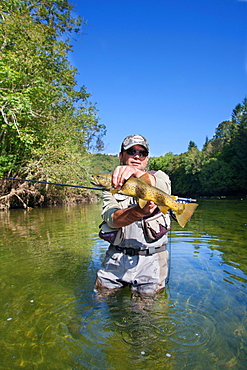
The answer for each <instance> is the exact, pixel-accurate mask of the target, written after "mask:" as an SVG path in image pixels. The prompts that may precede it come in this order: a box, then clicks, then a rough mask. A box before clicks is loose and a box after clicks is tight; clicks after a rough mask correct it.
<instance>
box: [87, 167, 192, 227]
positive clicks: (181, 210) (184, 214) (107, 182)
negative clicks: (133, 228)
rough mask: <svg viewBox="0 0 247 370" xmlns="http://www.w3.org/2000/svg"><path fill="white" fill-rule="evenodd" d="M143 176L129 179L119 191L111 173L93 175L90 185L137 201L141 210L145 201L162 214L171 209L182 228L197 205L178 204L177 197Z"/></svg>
mask: <svg viewBox="0 0 247 370" xmlns="http://www.w3.org/2000/svg"><path fill="white" fill-rule="evenodd" d="M145 178H146V176H145V174H144V175H143V176H141V177H139V178H136V177H132V176H131V177H130V178H129V179H128V180H127V181H125V183H124V184H123V186H122V187H121V189H120V190H117V189H115V188H114V187H113V185H112V173H102V174H96V175H93V181H91V182H92V184H94V185H97V186H100V187H102V190H108V191H110V192H111V193H112V194H116V193H119V194H124V195H128V196H132V197H135V198H137V199H138V204H139V206H140V207H141V208H143V207H144V206H145V204H146V203H147V201H153V202H154V203H155V204H156V205H157V206H158V207H159V209H160V211H161V212H163V213H164V214H166V213H167V211H168V209H172V210H173V212H174V213H175V215H176V219H177V221H178V223H179V225H180V226H181V227H184V226H185V225H186V223H187V222H188V221H189V220H190V218H191V216H192V215H193V213H194V211H195V209H196V207H197V206H198V204H197V203H179V202H176V199H177V197H176V196H173V195H169V194H167V193H165V192H164V191H163V190H161V189H158V188H156V187H155V186H152V185H150V184H149V183H148V182H147V181H145Z"/></svg>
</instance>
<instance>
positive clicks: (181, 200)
mask: <svg viewBox="0 0 247 370" xmlns="http://www.w3.org/2000/svg"><path fill="white" fill-rule="evenodd" d="M0 179H4V180H14V181H27V182H32V183H35V184H45V185H58V186H68V187H71V188H81V189H91V190H101V191H102V190H104V188H95V187H92V186H84V185H72V184H62V183H59V182H50V181H41V180H28V179H19V178H17V177H4V176H0ZM176 201H177V202H180V203H183V202H186V203H192V202H196V199H192V198H180V197H177V199H176Z"/></svg>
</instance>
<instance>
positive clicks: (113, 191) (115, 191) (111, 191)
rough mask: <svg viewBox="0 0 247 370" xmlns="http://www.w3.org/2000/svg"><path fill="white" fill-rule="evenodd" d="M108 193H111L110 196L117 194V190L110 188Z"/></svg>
mask: <svg viewBox="0 0 247 370" xmlns="http://www.w3.org/2000/svg"><path fill="white" fill-rule="evenodd" d="M110 193H112V194H117V193H118V190H117V189H115V188H111V189H110Z"/></svg>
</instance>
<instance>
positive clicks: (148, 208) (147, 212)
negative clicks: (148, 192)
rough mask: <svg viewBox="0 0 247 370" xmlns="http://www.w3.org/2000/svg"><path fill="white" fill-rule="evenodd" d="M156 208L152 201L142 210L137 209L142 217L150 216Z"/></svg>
mask: <svg viewBox="0 0 247 370" xmlns="http://www.w3.org/2000/svg"><path fill="white" fill-rule="evenodd" d="M156 207H157V206H156V204H155V203H154V202H153V201H152V200H150V201H148V202H147V204H146V205H145V206H144V207H143V208H140V207H139V208H140V210H139V212H140V213H141V214H142V217H145V216H150V215H151V214H152V213H153V212H154V210H155V208H156Z"/></svg>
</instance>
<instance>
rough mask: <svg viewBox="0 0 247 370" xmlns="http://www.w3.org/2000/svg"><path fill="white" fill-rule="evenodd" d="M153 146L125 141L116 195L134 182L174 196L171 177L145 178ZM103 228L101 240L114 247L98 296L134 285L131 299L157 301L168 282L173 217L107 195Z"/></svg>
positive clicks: (152, 205) (134, 137)
mask: <svg viewBox="0 0 247 370" xmlns="http://www.w3.org/2000/svg"><path fill="white" fill-rule="evenodd" d="M148 155H149V144H148V141H147V139H146V138H145V137H143V136H141V135H129V136H127V137H126V138H125V139H124V140H123V142H122V145H121V151H120V153H119V158H120V162H121V165H120V166H118V167H117V168H116V169H115V170H114V172H113V175H112V184H113V186H114V187H115V188H116V189H121V187H122V185H123V184H124V182H125V181H126V180H128V179H129V178H130V177H131V176H133V177H135V178H140V177H142V178H143V179H145V181H147V182H149V183H150V184H151V185H153V186H155V187H157V188H159V189H161V190H163V191H164V192H166V193H167V194H171V183H170V180H169V177H168V176H167V175H166V174H165V173H164V172H162V171H157V172H154V171H153V172H147V166H148ZM102 218H103V223H102V225H101V231H100V236H101V237H102V238H103V239H104V240H107V241H109V242H110V246H109V248H108V250H107V252H106V256H105V259H104V261H103V263H102V266H101V268H100V269H99V271H98V272H97V278H96V288H97V290H98V291H104V292H105V291H108V292H110V290H111V291H114V290H117V289H119V288H122V287H124V286H126V285H130V288H131V292H132V296H133V297H143V296H148V297H155V295H156V293H158V292H159V291H160V290H161V289H163V288H164V287H165V285H166V282H167V279H168V251H167V247H166V246H167V243H168V238H167V232H168V231H169V229H170V217H169V213H167V214H163V213H162V212H160V210H159V208H158V207H157V206H156V204H155V203H154V202H153V201H148V202H147V203H146V205H145V206H144V207H143V208H141V207H140V206H139V205H138V203H137V199H136V198H134V197H131V196H127V195H123V194H119V193H116V194H112V193H111V192H109V191H104V192H103V212H102Z"/></svg>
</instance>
